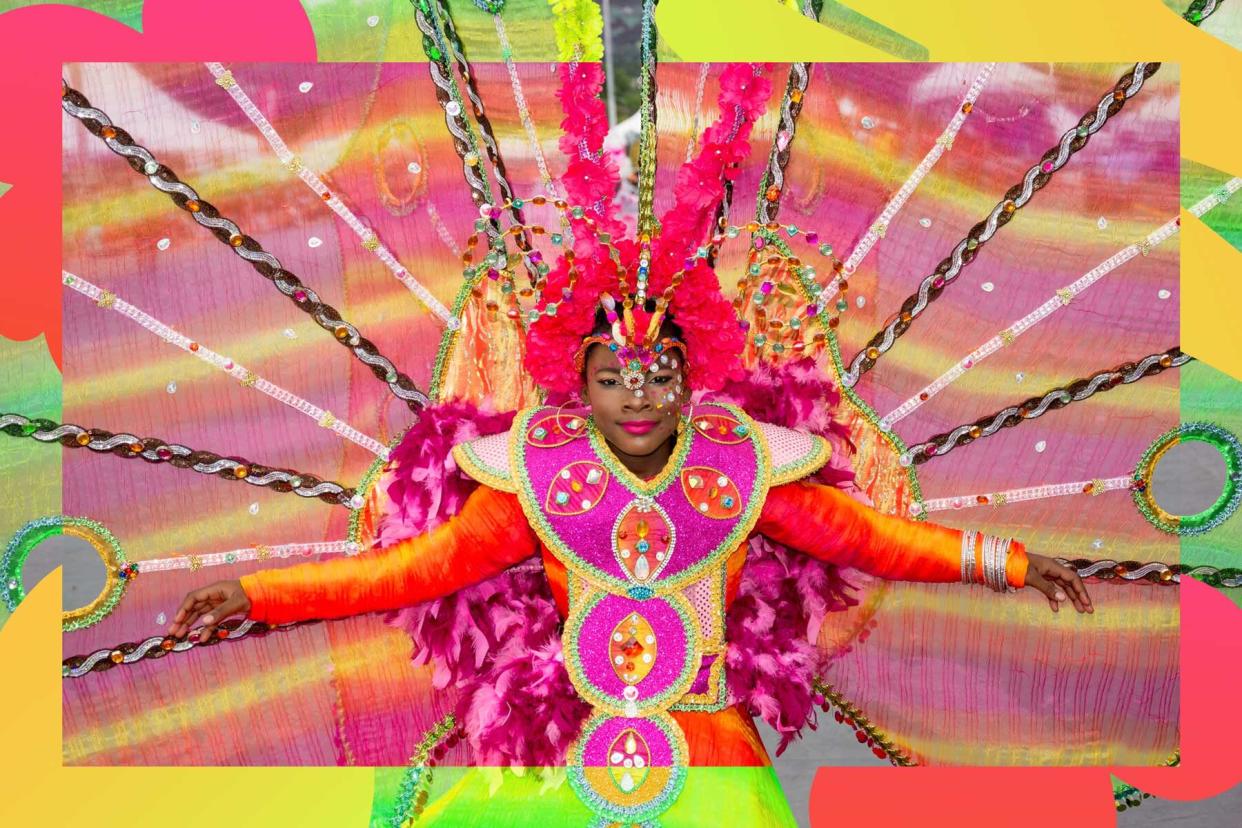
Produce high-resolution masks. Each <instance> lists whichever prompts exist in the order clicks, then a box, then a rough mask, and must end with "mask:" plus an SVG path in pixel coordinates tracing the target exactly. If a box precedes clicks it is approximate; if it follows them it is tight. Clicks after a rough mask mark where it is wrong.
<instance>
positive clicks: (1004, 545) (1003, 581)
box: [998, 538, 1017, 592]
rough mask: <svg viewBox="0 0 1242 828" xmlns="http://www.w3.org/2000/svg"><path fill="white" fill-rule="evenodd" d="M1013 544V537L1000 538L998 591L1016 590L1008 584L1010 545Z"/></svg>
mask: <svg viewBox="0 0 1242 828" xmlns="http://www.w3.org/2000/svg"><path fill="white" fill-rule="evenodd" d="M1012 545H1013V538H1002V539H1001V543H1000V554H999V555H998V558H999V560H1000V589H999V590H998V591H999V592H1017V590H1016V589H1014V588H1013V587H1011V586H1010V585H1009V555H1010V551H1009V550H1010V547H1011V546H1012Z"/></svg>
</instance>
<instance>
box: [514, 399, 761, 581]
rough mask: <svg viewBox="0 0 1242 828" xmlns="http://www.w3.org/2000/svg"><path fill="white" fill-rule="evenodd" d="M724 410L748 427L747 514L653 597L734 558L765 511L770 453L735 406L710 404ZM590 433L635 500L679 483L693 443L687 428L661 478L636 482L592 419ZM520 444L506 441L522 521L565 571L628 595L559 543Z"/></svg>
mask: <svg viewBox="0 0 1242 828" xmlns="http://www.w3.org/2000/svg"><path fill="white" fill-rule="evenodd" d="M713 405H720V407H722V408H725V409H727V410H728V411H729V412H730V413H731V414H733V416H734V417H736V418H737V420H738V421H739V422H741V423H744V424H746V425H747V437H748V438H749V439H750V441H751V445H752V446H753V447H754V450H755V454H756V473H755V485H754V488H753V489H752V490H751V496H750V499H749V501H748V502H747V505H746V510H745V511H744V512H742V514H741V516H740V517H739V518H738V520H737V522H736V523H735V524H734V526H733V531H731V532H730V533H729V534H728V536H727V537H725V538H724V540H722V541H721V543H720V545H719V546H717V547H716V548H715V549H714V550H712V551H711V552H710V553H708V554H707V555H706V556H704V557H703V559H702V560H700V561H699V562H698V563H695V564H693V565H691V566H689V567H687V568H686V569H684V570H682V571H681V572H680V573H678V574H677V575H674V576H672V577H669V578H665V579H662V580H660V581H659V582H658V583H657V584H655V585H653V586H652V587H651V589H652V594H653V595H659V596H667V595H669V594H671V593H673V592H675V591H676V590H678V589H680V588H681V587H684V586H685V585H686V584H688V583H690V582H692V581H695V580H697V579H698V578H699V577H700V576H701V575H702V574H703V572H704V571H706V570H707V569H708V568H710V567H712V566H714V565H716V564H718V563H719V562H720V559H721V558H723V557H724V556H726V555H729V554H732V552H733V550H735V549H736V548H737V546H738V544H740V543H741V542H742V540H743V539H744V538H746V537H747V536H748V535H750V532H751V530H752V529H754V527H755V524H756V523H757V522H758V521H759V513H760V511H761V510H762V508H763V502H764V500H765V499H766V497H767V492H768V488H769V487H770V485H771V468H770V461H769V459H768V458H769V456H770V455H769V453H768V446H767V441H766V440H765V439H764V437H763V434H762V433H761V432H760V430H759V429H758V428H756V427H755V424H754V422H753V421H752V420H751V419H750V418H749V417H748V416H746V414H745V413H743V412H742V410H741V409H739V408H738V407H737V406H734V405H726V404H721V403H713ZM539 410H540V409H538V408H528V409H526V410H524V411H522V412H520V413H519V414H518V416H517V418H516V419H515V420H514V426H513V427H514V429H515V430H516V432H517V433H518V434H525V433H526V428H527V426H528V425H529V424H530V421H531V418H532V417H533V416H534V414H535V413H536V412H538V411H539ZM588 424H589V431H590V437H591V445H592V447H593V448H594V449H595V452H596V458H597V459H598V460H599V461H600V462H601V463H603V464H604V467H605V468H607V469H608V470H609V471H610V472H612V473H613V474H614V475H615V477H616V479H617V480H618V481H619V482H620V483H621V485H623V486H625V487H626V488H627V489H629V490H630V491H631V492H634V493H635V494H636V495H637V496H639V497H654V496H656V495H658V494H661V493H662V492H663V491H664V490H665V489H667V488H668V487H669V486H671V485H672V484H673V483H674V482H675V481H677V480H678V479H679V472H680V471H681V467H682V465H683V464H684V463H685V459H686V456H687V455H688V454H689V449H690V442H691V440H692V439H693V438H692V437H689V436H688V435H689V434H691V433H692V429H690V428H689V427H687V428H686V429H685V430H684V431H683V433H682V439H681V440H679V441H678V443H679V446H680V448H679V449H678V451H677V453H676V454H675V455H674V458H673V460H671V461H670V463H669V465H668V466H667V467H666V468H665V470H664V471H663V472H662V473H661V474H660V477H658V478H657V479H656V480H655V481H652V482H651V483H644V482H643V481H640V480H638V479H637V478H636V477H634V475H633V474H632V473H631V472H630V470H629V469H626V468H625V467H624V466H622V465H621V464H620V463H618V462H617V461H616V458H614V457H613V456H612V452H611V451H610V450H609V449H608V447H607V445H605V444H604V443H603V439H602V438H601V437H599V436H598V434H597V432H596V429H595V424H594V421H593V420H590V419H588ZM525 445H526V441H524V440H512V441H510V452H511V453H510V458H509V459H510V467H511V468H512V470H513V473H514V475H515V477H517V482H518V492H517V494H518V502H519V503H521V505H522V511H523V513H525V515H526V519H527V520H528V521H529V522H530V525H531V528H532V529H534V530H535V534H536V535H537V536H538V537H539V539H540V540H541V541H543V544H544V546H546V547H547V548H548V550H549V551H550V552H551V553H552V554H553V556H554V557H555V558H556V559H557V560H558V561H560V562H561V563H563V564H565V566H566V567H568V568H571V569H576V570H579V571H580V572H581V573H582V574H583V575H584V577H586V578H587V580H589V581H591V582H593V583H596V584H599V585H601V586H606V587H609V588H611V589H612V591H614V592H616V593H617V594H620V595H626V596H628V595H629V594H630V593H629V589H630V587H631V586H632V584H630V582H629V581H626V580H624V579H623V578H618V577H616V576H614V575H611V574H609V573H607V572H604V571H603V570H600V569H597V568H595V567H594V566H592V565H591V564H589V563H587V562H586V561H584V560H583V559H582V558H581V557H579V556H578V554H577V553H576V552H575V551H574V550H573V549H572V548H571V547H570V546H569V544H567V543H565V541H563V540H562V539H561V537H560V536H559V535H558V534H557V533H556V530H554V529H553V528H552V524H551V523H550V522H549V521H548V518H547V515H545V514H544V513H543V509H542V508H541V504H542V500H541V499H540V496H539V494H538V493H536V492H535V489H534V484H533V483H532V482H531V479H530V472H529V471H528V470H527V468H526V456H525V451H524V449H525Z"/></svg>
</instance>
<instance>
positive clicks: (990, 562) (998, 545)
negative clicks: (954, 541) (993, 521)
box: [962, 530, 1013, 592]
mask: <svg viewBox="0 0 1242 828" xmlns="http://www.w3.org/2000/svg"><path fill="white" fill-rule="evenodd" d="M980 539H982V549H981V550H979V551H978V553H977V552H976V550H977V547H978V544H979V541H980ZM1012 545H1013V539H1012V538H1002V537H998V536H996V535H981V534H980V533H979V532H975V531H972V530H965V531H963V532H962V583H964V584H980V583H981V584H986V585H987V587H988V588H989V589H992V590H994V591H996V592H1008V591H1009V590H1010V587H1009V554H1010V547H1011V546H1012Z"/></svg>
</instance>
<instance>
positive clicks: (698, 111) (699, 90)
mask: <svg viewBox="0 0 1242 828" xmlns="http://www.w3.org/2000/svg"><path fill="white" fill-rule="evenodd" d="M711 68H712V65H711V64H710V63H704V64H703V65H702V66H700V67H699V79H698V81H697V82H696V83H695V85H694V113H693V115H692V116H691V120H690V140H689V141H688V142H687V143H686V161H685V163H687V164H689V163H690V162H691V161H693V160H694V151H695V150H696V149H697V148H698V142H699V120H700V118H701V117H702V114H703V94H704V92H706V91H707V75H708V73H709V72H710V71H711Z"/></svg>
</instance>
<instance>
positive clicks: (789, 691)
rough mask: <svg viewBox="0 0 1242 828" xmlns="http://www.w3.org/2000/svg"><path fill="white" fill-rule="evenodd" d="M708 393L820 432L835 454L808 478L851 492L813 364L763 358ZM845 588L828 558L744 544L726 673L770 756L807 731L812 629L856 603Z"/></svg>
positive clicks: (828, 388) (835, 399)
mask: <svg viewBox="0 0 1242 828" xmlns="http://www.w3.org/2000/svg"><path fill="white" fill-rule="evenodd" d="M714 399H716V400H722V401H727V402H732V403H734V404H735V405H738V406H740V407H741V408H742V409H743V410H744V411H746V413H747V414H749V415H750V416H751V417H753V418H754V419H756V420H759V421H762V422H767V423H772V424H773V425H779V426H785V427H786V428H794V429H798V430H799V431H807V432H810V433H812V434H818V435H819V436H821V437H824V438H826V439H827V440H828V441H829V443H831V444H832V446H833V452H832V457H833V459H832V461H831V462H830V463H829V465H827V466H825V467H824V468H823V469H821V470H820V471H819V472H817V473H816V474H815V475H814V476H813V479H814V480H816V481H817V482H819V483H824V484H826V485H830V486H837V487H839V488H843V489H847V490H848V489H851V488H852V486H853V480H854V473H853V470H852V468H851V467H850V465H849V460H848V454H849V453H852V449H853V447H852V445H851V444H850V442H849V437H848V432H847V430H846V428H845V426H843V425H842V424H841V423H838V422H837V421H836V420H834V419H833V413H834V411H835V410H836V408H837V406H838V405H839V404H840V401H841V397H840V393H839V392H838V390H837V388H836V386H835V385H834V384H833V383H832V381H831V380H829V379H828V378H827V377H826V376H825V375H824V373H823V372H822V371H821V370H820V369H819V367H818V366H817V365H816V364H815V362H814V360H812V359H810V358H804V359H801V360H799V361H797V362H791V363H787V364H785V365H783V366H781V367H779V368H774V367H772V366H771V365H768V364H767V363H761V364H760V365H759V366H757V367H756V368H754V369H752V371H751V372H750V375H749V376H748V377H747V378H746V379H745V380H744V381H742V382H740V383H735V384H733V385H731V386H729V387H727V388H726V389H725V390H724V392H722V393H721V394H719V395H716V396H715V397H714ZM859 496H861V495H859ZM852 589H853V587H852V586H851V585H850V584H849V583H847V582H846V581H845V580H844V579H843V578H842V577H841V575H840V573H839V571H838V569H837V567H836V566H834V565H832V564H828V563H824V562H823V561H820V560H817V559H816V558H812V557H811V556H809V555H804V554H800V553H798V552H794V551H791V550H789V549H788V548H786V547H785V546H783V545H781V544H779V543H776V542H774V541H771V540H769V539H767V538H764V537H760V536H755V537H753V538H751V540H750V550H749V551H748V553H747V555H746V565H745V566H744V567H743V569H742V582H741V584H740V586H739V588H738V594H737V597H736V598H734V600H733V603H732V605H730V607H729V614H728V618H727V619H726V623H725V635H726V639H727V641H728V648H727V650H726V651H725V675H726V676H728V680H729V701H730V702H731V703H734V704H744V705H746V707H747V709H749V710H750V711H751V712H752V713H753V714H755V715H758V716H759V717H761V718H762V719H763V720H764V721H765V722H767V723H768V724H769V725H771V727H772V728H773V729H774V730H776V731H777V733H779V734H780V744H779V745H778V746H777V749H776V753H777V755H778V756H779V755H780V754H781V753H782V752H783V751H784V750H785V748H786V747H787V746H788V745H789V743H790V742H792V741H793V740H794V739H797V738H798V737H799V736H801V735H802V730H803V728H804V727H808V726H809V727H810V728H811V729H812V730H814V729H815V726H816V723H817V722H816V713H815V707H816V703H817V701H818V700H817V699H816V698H815V691H814V690H813V685H812V683H813V681H814V680H815V678H817V677H818V676H820V675H822V674H823V671H824V668H825V667H826V666H827V662H826V659H825V657H824V654H823V651H822V650H820V648H819V647H818V645H817V643H816V642H817V639H818V637H819V629H820V626H821V625H822V624H823V620H824V616H825V615H827V613H829V612H833V611H836V610H843V609H845V608H847V607H850V606H853V605H854V604H856V603H857V600H856V599H855V598H853V597H852V596H851V595H849V594H848V590H852Z"/></svg>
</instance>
